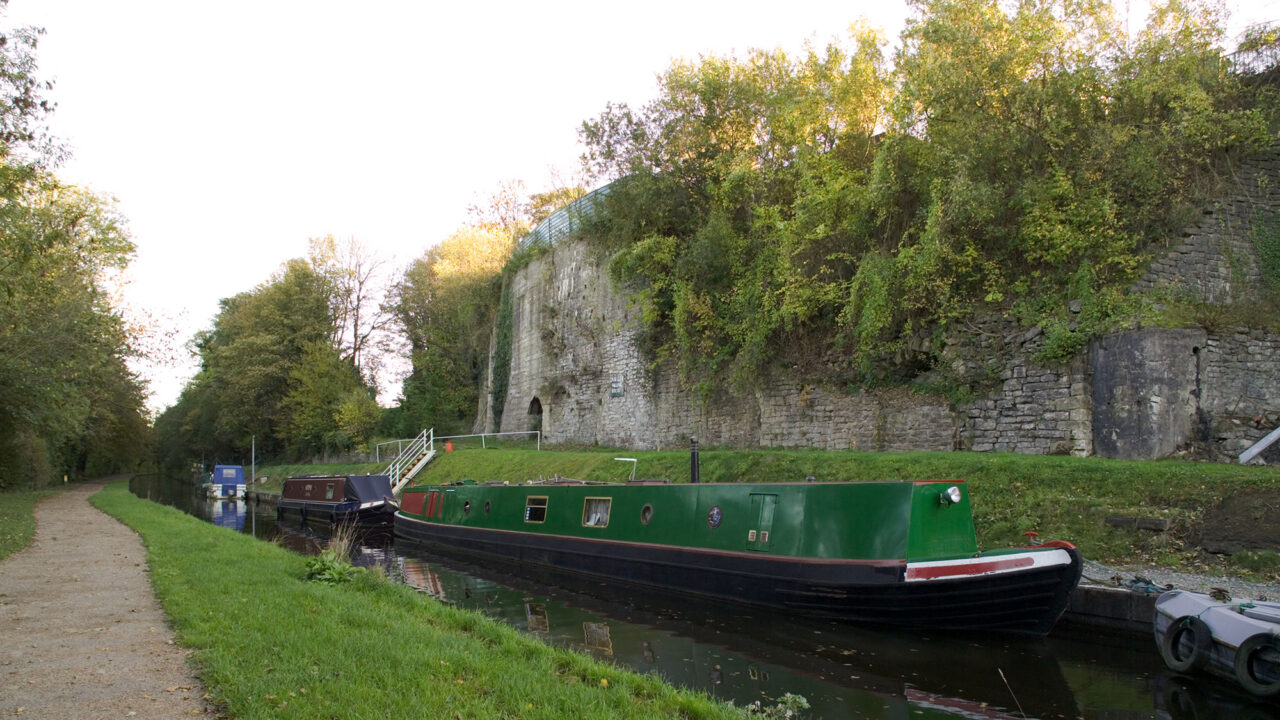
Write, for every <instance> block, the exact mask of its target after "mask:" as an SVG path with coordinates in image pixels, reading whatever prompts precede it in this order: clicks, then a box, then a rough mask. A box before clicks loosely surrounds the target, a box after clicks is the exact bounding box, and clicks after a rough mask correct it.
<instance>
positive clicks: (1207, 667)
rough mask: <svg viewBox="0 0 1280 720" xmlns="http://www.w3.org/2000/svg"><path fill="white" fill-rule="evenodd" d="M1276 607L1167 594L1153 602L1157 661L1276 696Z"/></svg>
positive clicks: (1279, 685) (1279, 687) (1279, 654)
mask: <svg viewBox="0 0 1280 720" xmlns="http://www.w3.org/2000/svg"><path fill="white" fill-rule="evenodd" d="M1278 634H1280V603H1276V602H1264V601H1239V602H1221V601H1218V600H1215V599H1213V598H1212V597H1210V596H1209V595H1204V594H1201V593H1193V592H1188V591H1186V590H1171V591H1169V592H1166V593H1164V594H1163V595H1161V596H1160V598H1159V599H1158V600H1156V614H1155V637H1156V645H1158V646H1159V648H1160V657H1161V658H1162V659H1163V660H1164V663H1165V665H1167V666H1168V667H1169V669H1170V670H1173V671H1174V672H1179V673H1192V672H1208V673H1212V674H1214V675H1219V676H1221V677H1224V678H1228V679H1231V680H1234V681H1235V682H1237V683H1239V684H1240V686H1241V687H1243V688H1244V689H1245V690H1247V691H1248V692H1249V693H1251V694H1253V695H1256V696H1259V697H1272V696H1275V695H1277V694H1278V693H1280V636H1278Z"/></svg>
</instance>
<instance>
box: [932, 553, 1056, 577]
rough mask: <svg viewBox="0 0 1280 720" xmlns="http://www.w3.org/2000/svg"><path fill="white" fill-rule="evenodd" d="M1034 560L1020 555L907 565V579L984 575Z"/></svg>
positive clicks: (1023, 564)
mask: <svg viewBox="0 0 1280 720" xmlns="http://www.w3.org/2000/svg"><path fill="white" fill-rule="evenodd" d="M1035 562H1036V561H1035V560H1033V559H1031V558H1029V557H1026V556H1022V557H1015V558H1002V559H999V560H988V561H987V562H980V563H964V564H956V565H931V566H925V567H911V566H907V579H908V580H933V579H935V578H942V577H954V576H956V575H985V574H986V573H993V572H1007V571H1009V570H1017V569H1018V568H1024V567H1030V566H1032V565H1034V564H1035Z"/></svg>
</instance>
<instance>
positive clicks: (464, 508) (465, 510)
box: [462, 500, 471, 515]
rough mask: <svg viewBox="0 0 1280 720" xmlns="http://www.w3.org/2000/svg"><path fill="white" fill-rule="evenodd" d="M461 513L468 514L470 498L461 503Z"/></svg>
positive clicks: (469, 512)
mask: <svg viewBox="0 0 1280 720" xmlns="http://www.w3.org/2000/svg"><path fill="white" fill-rule="evenodd" d="M462 514H463V515H470V514H471V501H470V500H468V501H466V502H464V503H462Z"/></svg>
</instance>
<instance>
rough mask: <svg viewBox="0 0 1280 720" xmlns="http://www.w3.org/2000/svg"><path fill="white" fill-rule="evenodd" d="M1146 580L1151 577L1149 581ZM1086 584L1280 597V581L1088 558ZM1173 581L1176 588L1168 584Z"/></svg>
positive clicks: (1255, 597)
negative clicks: (1138, 565) (1105, 561)
mask: <svg viewBox="0 0 1280 720" xmlns="http://www.w3.org/2000/svg"><path fill="white" fill-rule="evenodd" d="M1144 581H1149V584H1148V583H1147V582H1144ZM1080 583H1081V584H1082V585H1101V586H1104V587H1129V588H1130V589H1136V590H1142V589H1144V588H1146V589H1148V590H1150V591H1151V592H1163V591H1164V590H1166V589H1173V590H1190V591H1191V592H1199V593H1207V592H1209V591H1210V590H1212V589H1214V588H1222V589H1223V590H1226V591H1227V594H1229V595H1230V596H1231V599H1232V600H1272V601H1280V585H1277V584H1274V583H1255V582H1246V581H1244V580H1239V579H1237V578H1231V577H1221V576H1214V575H1198V574H1195V573H1183V572H1176V571H1172V570H1168V569H1165V568H1158V567H1136V566H1110V565H1103V564H1101V563H1096V562H1092V561H1090V560H1086V561H1085V564H1084V577H1083V578H1081V580H1080ZM1152 585H1154V586H1155V587H1151V586H1152ZM1169 585H1172V586H1173V587H1172V588H1168V587H1167V586H1169Z"/></svg>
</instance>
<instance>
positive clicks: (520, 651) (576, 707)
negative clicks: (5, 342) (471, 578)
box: [93, 483, 740, 720]
mask: <svg viewBox="0 0 1280 720" xmlns="http://www.w3.org/2000/svg"><path fill="white" fill-rule="evenodd" d="M93 503H94V504H95V505H96V506H98V507H99V508H101V509H102V510H104V511H106V512H108V513H110V514H111V515H114V516H115V517H118V518H120V519H121V520H122V521H124V522H125V523H126V524H128V525H129V526H131V527H133V528H134V529H135V530H137V532H138V533H139V534H140V535H141V536H142V538H143V541H144V542H145V543H146V546H147V553H148V565H149V566H150V569H151V577H152V583H153V585H154V586H155V589H156V593H157V595H158V596H159V597H160V600H161V602H162V603H163V605H164V608H165V611H166V613H167V614H168V615H169V617H170V619H171V620H172V622H173V624H174V626H175V628H176V630H177V633H178V637H179V641H180V643H181V644H182V645H183V646H185V647H188V648H191V649H193V650H194V656H193V657H194V659H195V662H196V664H197V667H198V670H199V673H200V675H201V677H202V678H203V680H204V682H205V684H206V687H207V689H208V692H209V694H210V695H211V696H212V697H213V699H214V700H215V701H216V702H219V703H221V704H223V705H224V706H225V711H226V713H227V714H228V715H230V716H234V717H237V718H241V719H245V720H247V719H249V718H273V719H274V718H318V719H321V718H334V717H341V718H386V717H390V718H408V717H439V718H512V719H515V718H554V719H555V720H563V719H564V718H576V717H583V718H586V717H593V718H595V717H610V718H649V717H686V718H730V717H740V716H739V715H738V713H737V712H736V711H734V710H732V709H730V708H727V707H725V706H723V705H720V704H718V703H716V702H714V701H712V700H710V699H709V698H706V697H704V696H700V695H695V694H692V693H688V692H684V691H680V690H676V689H675V688H672V687H671V686H669V685H667V684H665V683H663V682H662V681H660V680H658V679H656V678H654V677H652V676H645V675H639V674H636V673H632V672H629V671H626V670H621V669H618V668H615V667H613V666H610V665H605V664H602V663H599V662H597V661H595V660H592V659H591V658H588V657H586V656H584V655H580V654H577V653H574V652H571V651H567V650H560V649H556V648H552V647H549V646H547V645H545V644H543V643H541V642H539V641H537V640H536V639H533V638H530V637H526V636H523V635H521V634H520V633H519V632H517V631H516V630H513V629H511V628H508V627H506V626H504V625H501V624H500V623H497V622H495V621H491V620H489V619H487V618H485V617H483V616H482V615H479V614H477V613H473V612H468V611H464V610H457V609H454V608H451V607H448V606H445V605H442V604H440V603H438V602H436V601H435V600H432V599H430V598H427V597H425V596H422V595H419V594H418V593H416V592H415V591H413V590H412V589H410V588H408V587H406V586H403V585H399V584H396V583H391V582H386V581H384V580H381V579H378V578H376V577H375V576H373V575H371V574H364V573H362V574H360V575H359V576H358V577H357V579H356V581H355V582H352V583H348V584H346V585H341V586H330V585H325V584H320V583H309V582H303V581H302V580H300V579H299V578H301V577H302V575H303V574H304V570H305V564H306V558H304V557H302V556H300V555H297V554H294V553H291V552H289V551H287V550H284V549H282V548H279V547H276V546H275V545H271V544H269V543H264V542H261V541H258V540H255V539H254V538H252V537H250V536H248V535H243V534H240V533H236V532H234V531H231V530H228V529H226V528H221V527H217V526H213V525H209V524H207V523H204V522H202V521H200V520H198V519H196V518H194V517H191V516H189V515H186V514H184V513H182V512H179V511H177V510H174V509H172V508H169V507H165V506H161V505H156V504H153V503H151V502H148V501H146V500H142V499H139V498H136V497H134V496H133V495H131V494H130V493H129V492H128V489H127V488H126V486H125V485H123V484H121V483H116V484H113V485H111V486H109V487H108V488H107V489H106V490H104V491H103V492H101V493H98V494H97V495H95V496H94V497H93Z"/></svg>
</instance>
